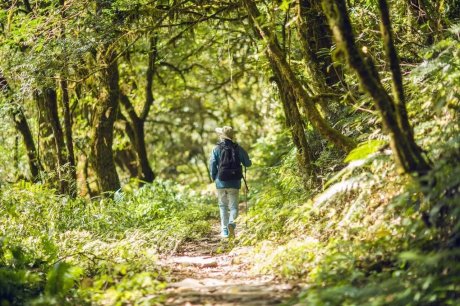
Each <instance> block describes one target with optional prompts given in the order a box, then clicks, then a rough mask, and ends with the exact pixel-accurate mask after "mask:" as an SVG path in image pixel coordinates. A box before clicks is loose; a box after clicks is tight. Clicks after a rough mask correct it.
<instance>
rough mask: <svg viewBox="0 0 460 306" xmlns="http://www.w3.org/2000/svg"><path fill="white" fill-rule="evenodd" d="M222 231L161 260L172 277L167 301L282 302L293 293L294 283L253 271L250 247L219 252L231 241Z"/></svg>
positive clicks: (187, 304) (171, 302) (204, 302)
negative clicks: (253, 272) (250, 268)
mask: <svg viewBox="0 0 460 306" xmlns="http://www.w3.org/2000/svg"><path fill="white" fill-rule="evenodd" d="M216 227H218V226H217V225H216ZM218 234H219V233H218V232H214V233H213V234H212V236H211V237H207V238H205V239H203V240H201V241H198V242H197V241H194V242H190V243H186V244H185V245H184V246H182V247H181V248H179V250H177V252H176V254H173V255H171V256H169V257H166V258H163V259H162V260H161V264H162V265H163V266H164V267H165V268H167V269H169V270H170V271H171V277H172V279H171V280H170V284H169V286H168V289H167V295H168V298H167V301H166V305H186V306H191V305H253V306H259V305H260V306H262V305H279V304H281V303H282V301H283V300H286V299H287V298H289V297H290V296H291V295H293V293H294V292H293V291H294V288H293V287H292V286H291V285H288V284H280V283H278V282H276V281H275V280H274V279H273V278H272V277H270V276H264V275H258V276H251V275H250V274H249V264H248V261H247V259H246V258H247V256H248V253H249V250H250V249H249V248H235V249H233V250H232V251H231V252H230V253H224V254H216V252H217V251H218V249H219V248H222V247H225V244H228V243H229V242H228V240H227V241H226V240H221V239H220V237H219V235H218Z"/></svg>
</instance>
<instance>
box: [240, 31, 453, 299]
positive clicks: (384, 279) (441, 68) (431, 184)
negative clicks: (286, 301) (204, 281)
mask: <svg viewBox="0 0 460 306" xmlns="http://www.w3.org/2000/svg"><path fill="white" fill-rule="evenodd" d="M458 50H460V44H459V42H458V40H456V39H447V40H445V41H442V42H441V43H439V44H438V45H436V46H435V47H433V48H432V49H430V50H429V52H428V53H427V61H426V62H425V63H423V64H422V65H420V67H418V68H417V69H415V70H414V71H413V72H412V73H411V76H410V83H409V84H407V87H408V93H409V96H412V94H414V96H416V98H415V97H413V98H412V97H411V101H410V104H409V111H410V115H411V116H412V118H413V121H412V122H414V126H415V134H416V138H417V141H418V142H419V143H420V144H421V145H422V147H423V148H424V149H426V151H427V155H428V157H429V159H430V160H431V161H432V162H433V170H432V171H431V172H430V173H429V174H428V175H426V177H423V178H410V177H407V176H401V175H399V174H398V173H397V171H396V169H395V166H394V162H393V160H392V158H391V151H390V150H389V148H388V145H387V144H386V137H384V136H383V135H382V134H381V133H373V134H372V135H369V138H370V139H372V140H369V141H366V142H364V143H362V144H361V145H360V146H359V147H358V148H356V149H355V150H354V151H352V152H351V153H350V154H349V155H348V157H347V158H346V159H345V162H346V163H348V165H347V166H346V167H345V168H343V169H341V170H340V171H338V172H335V173H334V172H333V171H332V172H331V175H330V177H328V181H327V183H325V184H324V190H315V189H314V188H312V189H309V191H308V192H306V191H305V189H304V185H303V184H302V182H301V181H300V180H299V178H298V176H295V174H294V173H292V171H291V170H289V169H294V168H295V152H290V153H289V154H287V155H285V156H286V157H285V159H284V162H283V164H282V165H278V166H275V167H274V168H270V171H269V172H267V173H265V175H266V176H271V180H272V181H273V184H270V185H267V184H263V185H261V186H259V187H256V188H254V189H255V191H254V192H253V194H252V200H251V210H250V212H249V214H248V215H247V217H246V220H245V221H246V222H247V223H248V225H249V226H248V228H247V229H246V230H245V232H244V233H243V234H242V235H241V238H240V240H239V243H241V244H251V245H255V246H256V248H255V251H254V256H253V258H254V270H255V271H256V272H262V273H271V274H275V275H277V276H278V277H279V278H282V279H285V280H290V281H295V282H301V283H303V284H304V285H305V286H306V290H305V291H304V292H303V293H302V294H300V296H299V297H298V300H296V301H295V302H294V303H299V302H300V303H301V304H306V305H388V304H391V305H454V304H458V303H460V285H459V284H460V264H458V262H460V248H459V246H460V236H459V234H458V233H459V229H460V206H459V205H458V204H459V203H460V153H459V152H460V138H459V135H460V133H459V131H460V128H459V118H458V110H459V106H460V103H459V100H460V99H459V97H460V95H459V88H460V84H459V78H458V76H459V75H460V61H459V58H460V57H459V56H458V55H459V54H458V52H459V51H458ZM446 72H449V73H446ZM420 92H421V93H422V94H421V95H420ZM415 93H417V95H415ZM272 146H273V147H276V144H275V145H272ZM256 149H257V148H256ZM259 150H260V148H259ZM323 166H324V165H323ZM323 168H324V167H323ZM307 190H308V189H307Z"/></svg>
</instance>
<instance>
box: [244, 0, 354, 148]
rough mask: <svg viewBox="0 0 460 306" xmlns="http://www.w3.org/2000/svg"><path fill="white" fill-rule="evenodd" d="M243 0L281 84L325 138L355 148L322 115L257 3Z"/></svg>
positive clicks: (337, 144)
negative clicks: (287, 88) (291, 94)
mask: <svg viewBox="0 0 460 306" xmlns="http://www.w3.org/2000/svg"><path fill="white" fill-rule="evenodd" d="M243 2H244V5H245V7H246V10H247V12H248V15H249V18H250V21H251V23H252V25H253V26H254V28H255V30H256V32H257V33H258V34H259V37H260V38H261V39H263V41H264V42H265V44H266V45H267V54H268V56H269V57H270V59H271V63H272V64H273V65H276V66H277V68H276V69H277V70H278V71H279V73H280V77H281V80H280V82H281V86H285V87H289V88H290V90H292V93H293V94H294V96H295V98H296V101H297V103H298V104H299V105H300V106H301V107H303V108H304V110H305V113H306V116H307V118H308V120H309V121H310V122H311V123H312V125H313V127H314V128H315V129H316V130H317V131H318V132H319V133H320V134H321V135H322V136H323V137H324V138H326V139H328V140H329V141H331V142H332V143H333V144H334V145H336V146H337V147H338V148H340V149H342V150H343V151H345V152H348V151H350V150H351V149H353V148H354V147H355V143H354V141H353V140H352V139H350V138H348V137H346V136H344V135H343V134H341V133H340V132H339V131H337V130H336V129H334V128H333V127H331V126H330V125H329V123H328V122H327V121H326V120H325V119H324V118H323V117H322V116H321V114H320V112H319V111H318V109H317V108H316V106H315V103H314V100H313V99H312V97H311V96H310V95H309V94H308V93H307V91H306V90H305V89H304V87H303V86H302V84H301V82H300V81H299V79H298V78H297V76H296V75H295V73H294V71H293V70H292V68H291V67H290V66H289V64H288V63H287V61H286V56H285V55H284V54H283V51H282V50H281V47H280V45H279V43H278V39H277V37H276V35H275V34H274V33H273V31H271V29H270V28H269V27H268V26H267V25H266V23H264V22H263V20H262V18H263V16H262V15H261V13H260V12H259V9H258V8H257V6H256V4H255V3H254V2H253V1H252V0H243Z"/></svg>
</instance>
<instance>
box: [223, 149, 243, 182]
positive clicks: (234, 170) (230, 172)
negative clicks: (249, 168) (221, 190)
mask: <svg viewBox="0 0 460 306" xmlns="http://www.w3.org/2000/svg"><path fill="white" fill-rule="evenodd" d="M219 148H220V161H219V167H218V171H217V177H218V178H219V180H221V181H232V180H240V179H241V178H242V177H243V169H242V167H241V161H240V154H239V150H238V145H237V144H233V143H232V144H226V143H220V144H219Z"/></svg>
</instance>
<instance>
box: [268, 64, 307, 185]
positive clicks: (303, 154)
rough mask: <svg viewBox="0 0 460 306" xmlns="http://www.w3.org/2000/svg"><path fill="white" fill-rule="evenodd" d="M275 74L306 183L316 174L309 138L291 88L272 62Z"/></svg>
mask: <svg viewBox="0 0 460 306" xmlns="http://www.w3.org/2000/svg"><path fill="white" fill-rule="evenodd" d="M270 64H271V67H272V70H273V72H274V81H275V83H276V85H277V87H278V90H279V93H280V99H281V102H282V104H283V111H284V116H285V118H286V126H287V127H288V129H289V131H290V132H291V137H292V141H293V143H294V145H295V147H296V149H297V162H298V164H299V166H300V170H301V171H300V172H301V173H302V176H303V180H304V181H305V182H306V181H307V180H309V178H310V177H311V175H312V174H313V173H314V167H313V164H312V162H311V152H310V147H309V145H308V141H307V137H306V135H305V130H304V125H305V124H304V122H303V120H302V117H301V115H300V112H299V108H298V107H297V103H296V100H295V96H294V94H293V92H292V91H291V90H289V86H285V85H284V84H283V81H282V78H281V76H280V72H279V70H278V68H277V66H276V65H275V64H274V63H273V61H270Z"/></svg>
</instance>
